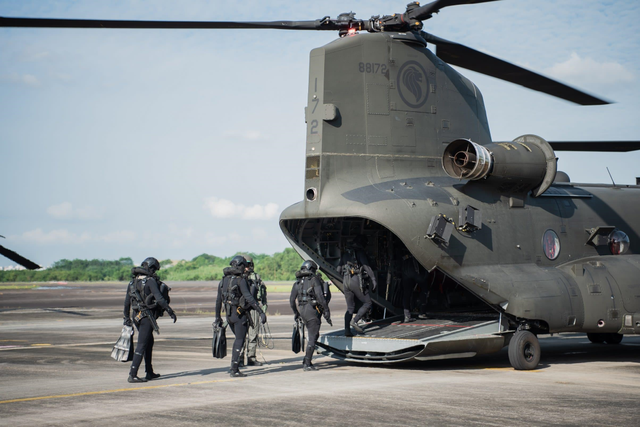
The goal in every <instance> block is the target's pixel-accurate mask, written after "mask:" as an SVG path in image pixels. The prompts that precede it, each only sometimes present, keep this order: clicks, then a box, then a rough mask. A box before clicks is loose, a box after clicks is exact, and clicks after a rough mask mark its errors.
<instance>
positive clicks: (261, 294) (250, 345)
mask: <svg viewBox="0 0 640 427" xmlns="http://www.w3.org/2000/svg"><path fill="white" fill-rule="evenodd" d="M243 257H244V259H245V260H246V261H247V263H248V266H249V271H248V274H247V284H248V285H249V291H250V292H251V295H252V296H253V298H255V300H256V302H257V303H258V304H259V305H260V308H262V311H263V312H264V313H265V314H266V313H267V286H266V285H265V284H264V282H263V281H262V279H261V278H260V275H259V274H257V273H256V272H255V271H254V270H253V268H254V264H253V258H251V256H249V255H243ZM249 315H250V316H251V323H250V324H249V332H248V333H247V341H246V347H247V366H262V362H260V361H259V360H258V359H256V349H257V347H258V331H259V329H260V328H259V325H258V321H259V319H260V316H259V314H258V312H257V311H255V310H251V312H250V314H249ZM243 362H244V348H243V349H242V354H240V366H242V364H243Z"/></svg>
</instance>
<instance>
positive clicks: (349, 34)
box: [347, 28, 356, 36]
mask: <svg viewBox="0 0 640 427" xmlns="http://www.w3.org/2000/svg"><path fill="white" fill-rule="evenodd" d="M355 34H356V29H355V28H349V31H347V36H353V35H355Z"/></svg>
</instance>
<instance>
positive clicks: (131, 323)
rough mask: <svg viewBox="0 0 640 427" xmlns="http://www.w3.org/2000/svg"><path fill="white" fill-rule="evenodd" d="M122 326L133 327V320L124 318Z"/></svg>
mask: <svg viewBox="0 0 640 427" xmlns="http://www.w3.org/2000/svg"><path fill="white" fill-rule="evenodd" d="M122 324H123V325H124V326H133V322H132V321H131V318H130V317H125V318H124V322H122Z"/></svg>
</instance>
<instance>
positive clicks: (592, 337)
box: [587, 333, 608, 344]
mask: <svg viewBox="0 0 640 427" xmlns="http://www.w3.org/2000/svg"><path fill="white" fill-rule="evenodd" d="M607 335H608V334H596V333H588V334H587V338H588V339H589V341H591V342H592V343H594V344H602V343H603V342H604V339H605V337H606V336H607Z"/></svg>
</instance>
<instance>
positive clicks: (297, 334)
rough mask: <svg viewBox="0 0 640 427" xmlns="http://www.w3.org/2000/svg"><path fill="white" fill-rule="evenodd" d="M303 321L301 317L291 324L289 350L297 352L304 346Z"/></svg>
mask: <svg viewBox="0 0 640 427" xmlns="http://www.w3.org/2000/svg"><path fill="white" fill-rule="evenodd" d="M304 335H305V334H304V323H303V322H302V319H298V320H296V323H294V324H293V334H292V335H291V350H292V351H293V352H294V353H295V354H298V353H300V351H301V350H302V349H303V348H304V338H305V337H304Z"/></svg>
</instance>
